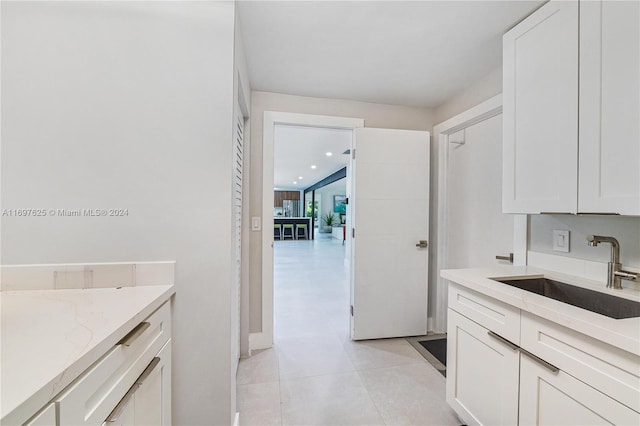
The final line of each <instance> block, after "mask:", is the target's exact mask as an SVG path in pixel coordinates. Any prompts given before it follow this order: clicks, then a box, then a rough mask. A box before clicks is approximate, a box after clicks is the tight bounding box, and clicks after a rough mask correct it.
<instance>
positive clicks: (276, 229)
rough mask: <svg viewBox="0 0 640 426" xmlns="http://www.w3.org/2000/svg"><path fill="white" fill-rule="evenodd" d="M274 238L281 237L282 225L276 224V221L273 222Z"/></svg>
mask: <svg viewBox="0 0 640 426" xmlns="http://www.w3.org/2000/svg"><path fill="white" fill-rule="evenodd" d="M276 238H278V239H279V240H281V239H282V227H281V226H280V225H278V224H277V223H274V224H273V239H274V240H275V239H276Z"/></svg>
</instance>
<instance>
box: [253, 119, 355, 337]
mask: <svg viewBox="0 0 640 426" xmlns="http://www.w3.org/2000/svg"><path fill="white" fill-rule="evenodd" d="M276 124H278V125H291V126H304V127H323V128H330V129H348V130H354V129H356V128H360V127H364V119H362V118H349V117H336V116H328V115H314V114H299V113H289V112H277V111H265V112H264V122H263V128H262V331H261V332H260V333H252V334H251V335H250V336H249V347H250V349H251V350H256V349H266V348H270V347H272V346H273V337H274V336H273V246H272V243H273V231H272V229H271V228H272V227H273V226H272V225H273V168H274V167H273V160H274V157H273V149H274V138H275V126H276Z"/></svg>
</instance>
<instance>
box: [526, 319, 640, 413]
mask: <svg viewBox="0 0 640 426" xmlns="http://www.w3.org/2000/svg"><path fill="white" fill-rule="evenodd" d="M520 346H522V347H523V348H524V349H526V350H528V351H529V352H531V353H533V354H535V355H536V356H538V357H540V358H542V359H544V360H545V361H547V362H549V363H551V364H553V365H555V366H556V367H558V368H559V369H560V370H562V371H565V372H567V373H569V374H570V375H572V376H574V377H576V378H578V379H579V380H581V381H583V382H584V383H586V384H588V385H589V386H592V387H594V388H595V389H598V390H600V391H601V392H603V393H604V394H606V395H609V396H610V397H611V398H613V399H615V400H616V401H619V402H621V403H622V404H624V405H626V406H627V407H629V408H631V409H633V410H635V411H640V356H638V354H632V353H630V352H626V351H623V350H621V349H618V348H615V347H613V346H611V345H608V344H605V343H602V342H600V341H598V340H596V339H593V338H591V337H589V336H587V335H584V334H582V333H578V332H576V331H573V330H569V329H568V328H565V327H562V326H561V325H558V324H554V323H552V322H550V321H547V320H545V319H542V318H540V317H537V316H535V315H532V314H530V313H528V312H523V313H522V336H521V344H520Z"/></svg>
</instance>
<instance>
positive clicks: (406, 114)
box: [249, 91, 433, 332]
mask: <svg viewBox="0 0 640 426" xmlns="http://www.w3.org/2000/svg"><path fill="white" fill-rule="evenodd" d="M265 111H277V112H293V113H303V114H318V115H330V116H338V117H351V118H363V119H364V120H365V126H366V127H386V128H392V129H409V130H429V131H430V130H431V127H432V124H433V121H432V110H431V109H428V108H414V107H404V106H396V105H383V104H372V103H366V102H355V101H346V100H339V99H321V98H310V97H303V96H292V95H282V94H278V93H268V92H259V91H252V92H251V116H252V120H251V135H252V136H251V207H250V209H251V212H250V215H251V216H254V217H255V216H258V217H262V128H263V118H264V112H265ZM261 241H262V232H257V231H256V232H251V242H250V254H249V257H250V272H249V273H250V283H251V288H250V306H251V310H250V316H251V324H250V330H251V332H259V331H261V329H262V243H261Z"/></svg>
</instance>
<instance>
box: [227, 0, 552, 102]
mask: <svg viewBox="0 0 640 426" xmlns="http://www.w3.org/2000/svg"><path fill="white" fill-rule="evenodd" d="M542 3H544V1H515V0H512V1H481V0H480V1H425V0H423V1H398V0H396V1H248V0H243V1H240V2H239V11H240V20H241V25H242V31H243V37H244V43H245V49H246V56H247V62H248V67H249V74H250V79H251V85H252V89H254V90H262V91H269V92H277V93H286V94H293V95H302V96H313V97H322V98H337V99H351V100H358V101H365V102H376V103H386V104H397V105H410V106H421V107H436V106H438V105H440V104H442V103H443V102H444V101H446V100H447V99H449V98H451V97H452V96H454V95H456V94H457V93H459V92H460V91H462V90H463V89H464V88H466V87H468V86H470V85H471V84H472V83H473V82H475V81H476V80H478V79H479V78H481V77H483V76H485V75H487V74H488V73H489V72H490V71H492V70H493V69H495V68H497V67H499V66H501V64H502V34H504V32H506V31H507V30H508V29H509V28H511V27H512V26H513V25H515V24H516V23H517V22H519V21H520V20H521V19H522V18H524V17H525V16H527V15H528V14H529V13H530V12H531V11H533V10H535V9H536V8H537V7H539V6H540V5H541V4H542Z"/></svg>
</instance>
